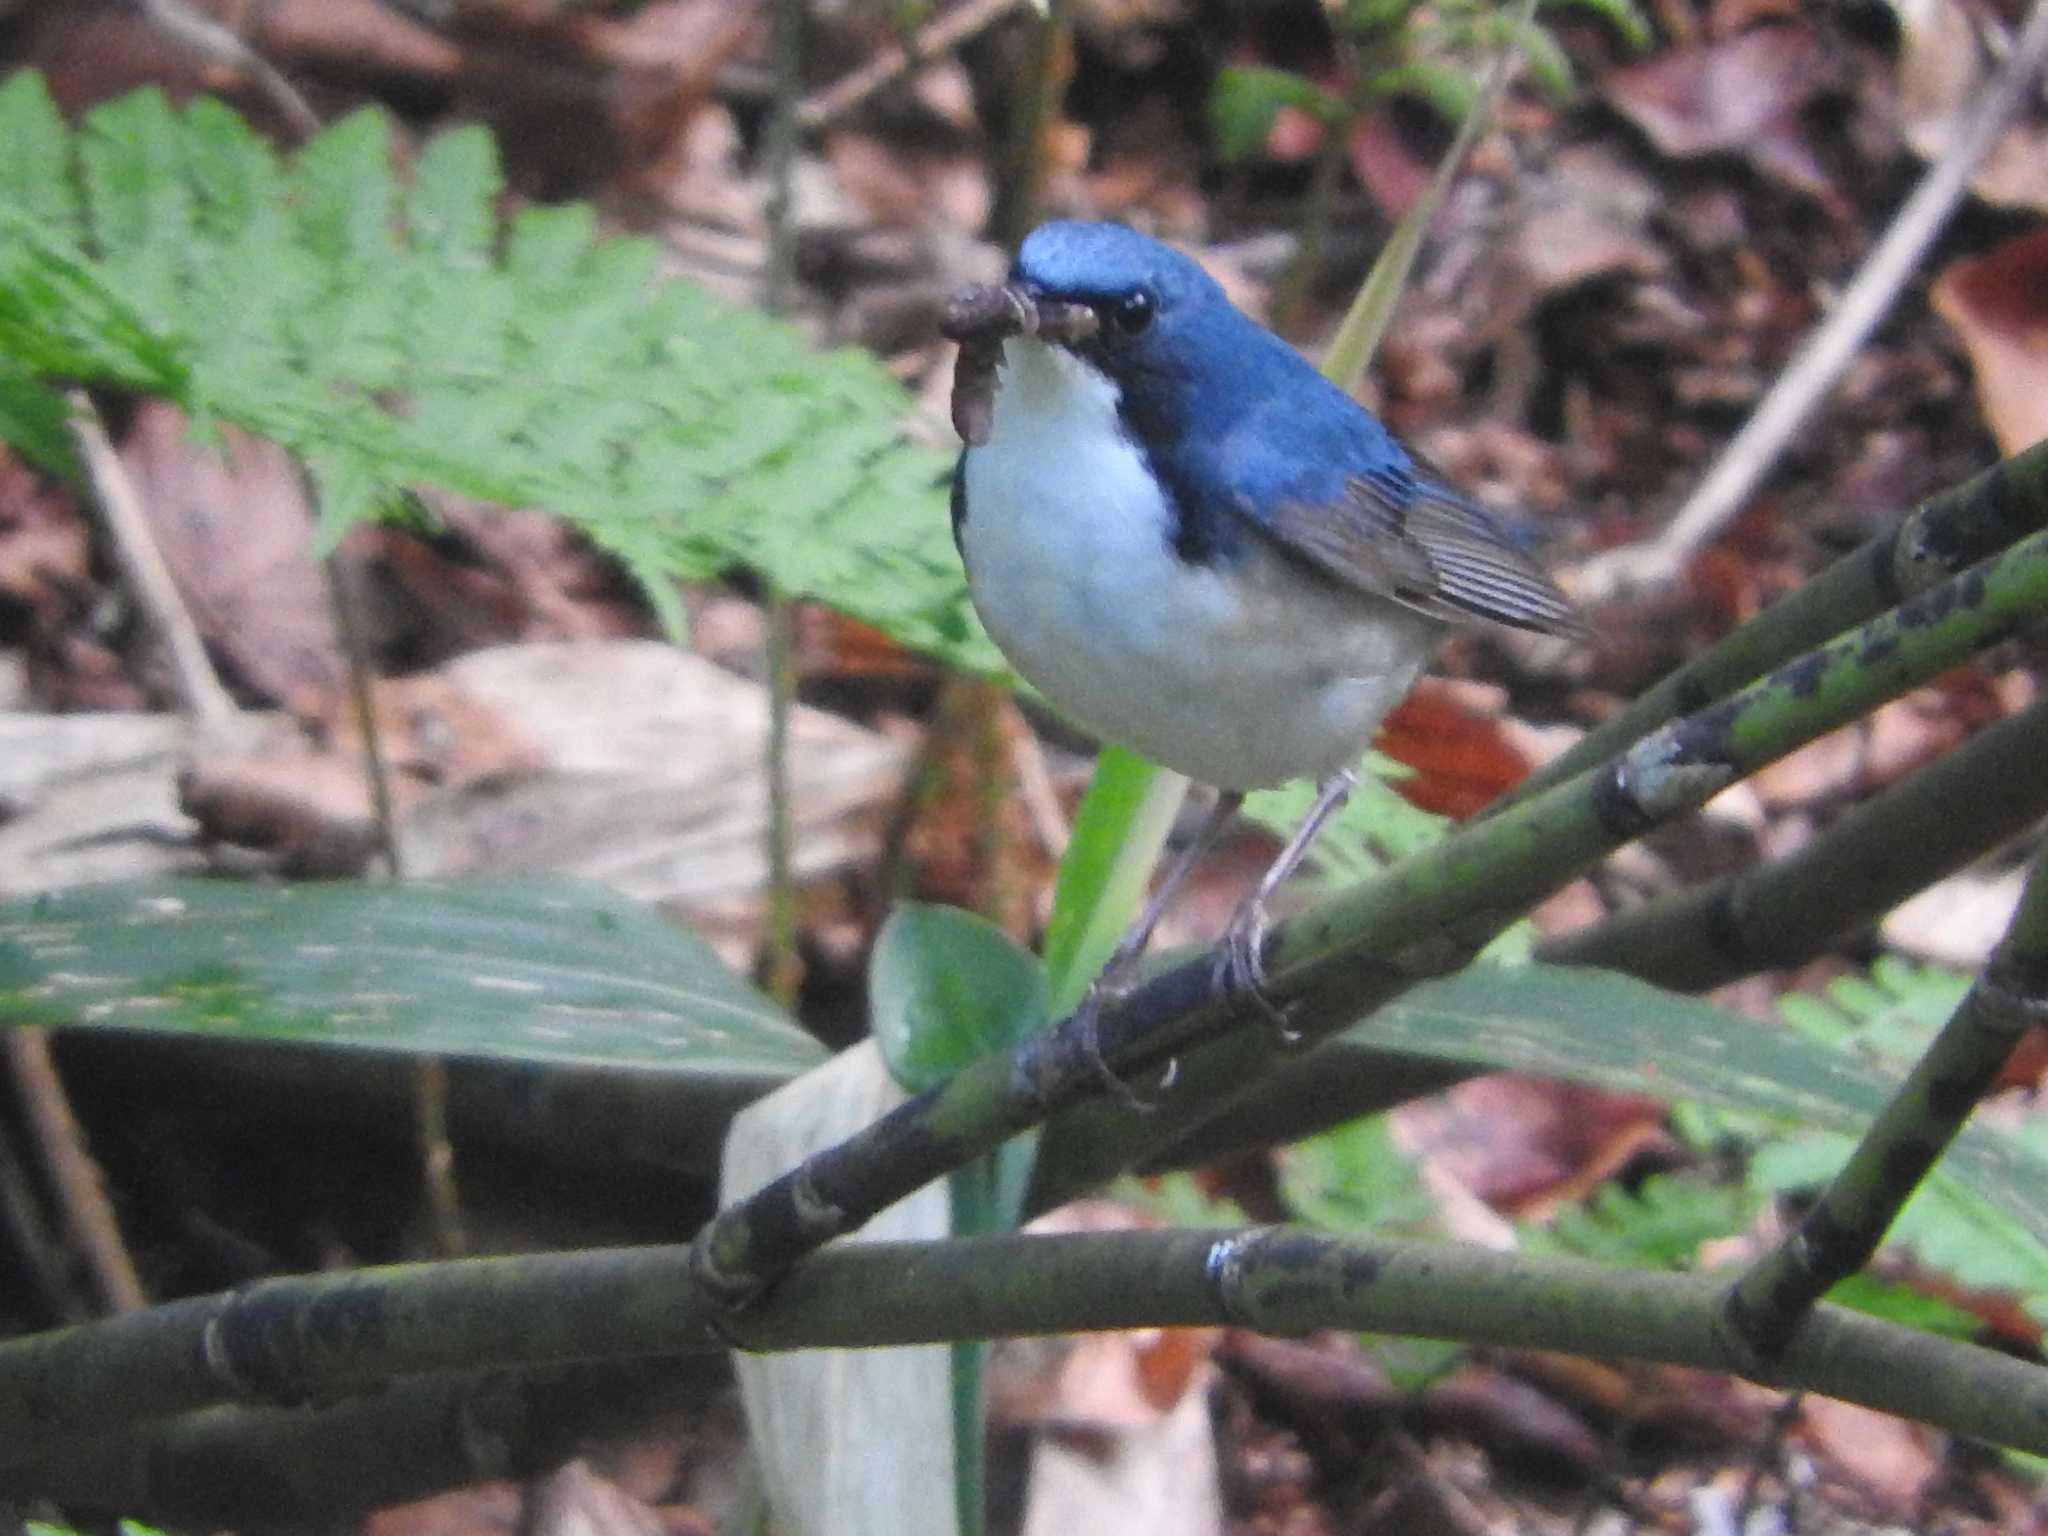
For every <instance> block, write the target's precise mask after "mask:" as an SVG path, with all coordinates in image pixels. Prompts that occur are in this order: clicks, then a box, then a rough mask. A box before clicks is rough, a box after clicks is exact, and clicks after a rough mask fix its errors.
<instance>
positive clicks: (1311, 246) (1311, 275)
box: [1272, 123, 1412, 331]
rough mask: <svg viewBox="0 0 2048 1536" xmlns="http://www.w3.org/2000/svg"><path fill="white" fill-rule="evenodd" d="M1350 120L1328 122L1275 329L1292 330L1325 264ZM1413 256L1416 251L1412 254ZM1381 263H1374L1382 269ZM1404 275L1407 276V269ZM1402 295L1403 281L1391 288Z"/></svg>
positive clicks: (1276, 303) (1278, 299) (1282, 283)
mask: <svg viewBox="0 0 2048 1536" xmlns="http://www.w3.org/2000/svg"><path fill="white" fill-rule="evenodd" d="M1349 128H1350V124H1349V123H1326V124H1324V126H1323V133H1324V137H1323V142H1322V144H1321V146H1320V147H1319V148H1318V149H1317V151H1316V159H1315V166H1314V169H1313V170H1311V172H1310V173H1309V181H1308V195H1307V196H1306V197H1304V198H1303V199H1302V211H1301V234H1300V237H1299V238H1300V244H1299V245H1298V246H1297V248H1296V250H1295V252H1294V259H1293V260H1292V261H1290V262H1288V263H1287V268H1286V270H1285V271H1283V272H1282V273H1281V274H1280V279H1279V281H1278V282H1276V283H1275V284H1274V285H1273V298H1272V310H1273V328H1274V329H1275V330H1278V331H1291V330H1292V329H1293V328H1294V325H1295V322H1296V321H1297V320H1299V319H1300V318H1301V307H1302V302H1303V301H1304V300H1305V299H1306V298H1307V297H1308V292H1309V289H1310V287H1311V286H1312V285H1313V284H1314V282H1315V279H1316V273H1317V272H1318V271H1320V270H1321V269H1322V265H1323V243H1324V241H1325V239H1326V237H1327V236H1328V234H1329V231H1330V219H1331V216H1332V214H1333V213H1334V212H1335V210H1336V206H1337V189H1338V188H1339V187H1341V186H1342V185H1343V184H1344V168H1345V166H1346V164H1347V163H1348V162H1349V160H1350V153H1349V145H1348V143H1347V141H1346V137H1345V135H1346V133H1347V132H1348V131H1349ZM1411 255H1412V253H1411ZM1379 269H1380V263H1379V262H1375V263H1374V264H1373V270H1374V272H1375V273H1376V272H1378V271H1379ZM1400 276H1401V277H1402V278H1406V276H1407V273H1406V272H1405V271H1403V272H1402V273H1401V274H1400ZM1388 292H1389V294H1390V295H1391V296H1392V297H1393V298H1398V297H1399V296H1400V292H1401V284H1400V283H1399V282H1396V283H1395V284H1394V286H1393V287H1392V288H1391V289H1389V290H1388Z"/></svg>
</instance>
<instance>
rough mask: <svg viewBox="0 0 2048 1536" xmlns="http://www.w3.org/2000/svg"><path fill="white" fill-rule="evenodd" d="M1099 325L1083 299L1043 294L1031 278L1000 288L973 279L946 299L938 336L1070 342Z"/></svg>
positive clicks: (1082, 338) (987, 340)
mask: <svg viewBox="0 0 2048 1536" xmlns="http://www.w3.org/2000/svg"><path fill="white" fill-rule="evenodd" d="M1100 329H1101V322H1100V320H1098V319H1097V318H1096V314H1095V311H1094V310H1092V309H1090V308H1089V307H1088V306H1087V305H1086V304H1073V303H1069V302H1068V301H1066V300H1064V299H1052V298H1047V297H1046V296H1045V295H1044V294H1042V293H1040V292H1039V291H1038V290H1037V289H1036V288H1033V287H1032V286H1031V285H1030V284H1029V283H1008V284H1005V285H1003V286H1001V287H997V286H995V285H994V284H983V283H977V284H975V285H974V286H973V287H970V288H962V289H961V290H960V291H959V292H958V293H956V294H954V295H953V297H952V298H951V299H949V300H947V301H946V313H945V317H944V318H943V319H942V320H941V321H940V322H939V332H940V334H941V335H943V336H946V337H948V338H950V339H951V340H954V341H957V342H959V343H961V344H962V345H963V346H964V345H966V344H968V343H970V342H979V343H982V344H984V345H990V346H993V345H996V344H999V343H1001V342H1002V341H1004V340H1006V339H1007V338H1009V337H1011V336H1036V337H1037V338H1038V339H1039V340H1040V341H1050V342H1057V343H1060V344H1063V345H1071V344H1072V343H1074V342H1077V341H1086V340H1088V338H1089V337H1091V336H1093V335H1094V334H1095V333H1096V332H1097V331H1098V330H1100Z"/></svg>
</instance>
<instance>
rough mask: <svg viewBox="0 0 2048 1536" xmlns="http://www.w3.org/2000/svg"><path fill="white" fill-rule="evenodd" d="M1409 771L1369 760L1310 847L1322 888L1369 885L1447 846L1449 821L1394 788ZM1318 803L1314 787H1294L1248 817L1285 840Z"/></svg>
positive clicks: (1261, 800) (1253, 805) (1250, 803)
mask: <svg viewBox="0 0 2048 1536" xmlns="http://www.w3.org/2000/svg"><path fill="white" fill-rule="evenodd" d="M1409 772H1410V770H1409V769H1408V768H1406V767H1405V766H1403V765H1402V764H1400V763H1397V762H1395V761H1394V760H1393V759H1392V758H1389V757H1382V756H1381V755H1380V754H1379V753H1377V752H1372V753H1368V754H1367V755H1366V758H1365V761H1364V763H1363V764H1362V765H1361V771H1360V773H1359V776H1358V786H1357V788H1355V789H1353V790H1352V791H1351V798H1350V799H1348V800H1347V801H1345V802H1344V808H1343V809H1342V810H1340V811H1339V812H1338V813H1337V814H1336V815H1335V816H1333V817H1331V818H1330V821H1329V824H1328V825H1327V826H1325V827H1324V828H1323V830H1322V833H1321V835H1319V836H1318V837H1317V838H1316V840H1315V842H1314V843H1313V844H1312V845H1310V849H1309V862H1310V864H1311V865H1312V866H1313V867H1314V869H1315V871H1316V880H1317V883H1318V885H1321V886H1325V887H1329V888H1333V889H1334V888H1337V887H1341V886H1346V885H1354V884H1356V883H1357V882H1359V881H1361V880H1369V879H1371V878H1372V877H1373V876H1374V875H1377V874H1379V873H1380V872H1381V871H1382V870H1384V869H1385V868H1386V867H1387V866H1388V865H1389V864H1390V863H1395V862H1398V861H1399V860H1401V859H1405V858H1407V857H1409V856H1410V855H1411V854H1416V853H1420V852H1421V851H1422V850H1423V849H1425V848H1427V847H1429V846H1430V845H1431V844H1433V843H1437V842H1440V841H1442V839H1443V836H1444V833H1445V832H1446V831H1448V830H1449V828H1450V826H1451V822H1450V820H1449V818H1448V817H1444V816H1437V815H1432V814H1431V813H1430V812H1428V811H1425V810H1420V809H1418V808H1417V807H1415V806H1413V805H1411V804H1409V802H1408V801H1407V800H1405V799H1403V798H1402V796H1401V792H1400V791H1399V790H1397V789H1395V788H1394V785H1393V781H1395V780H1398V779H1402V778H1406V777H1407V776H1408V774H1409ZM1315 798H1316V790H1315V786H1314V785H1312V784H1309V783H1306V782H1302V783H1295V784H1288V785H1284V786H1282V787H1281V788H1279V789H1265V790H1260V791H1259V792H1258V793H1257V794H1255V795H1252V796H1251V797H1250V798H1249V799H1247V800H1246V801H1245V807H1244V813H1245V815H1246V817H1247V818H1249V819H1250V820H1252V821H1254V822H1257V823H1258V824H1259V825H1260V826H1262V827H1264V828H1265V829H1266V830H1267V831H1269V832H1271V833H1272V834H1273V835H1274V836H1275V837H1279V838H1283V839H1284V838H1286V837H1287V836H1288V835H1289V834H1290V833H1292V832H1293V831H1294V829H1295V828H1296V827H1297V826H1299V825H1300V824H1301V819H1302V818H1303V817H1304V816H1306V815H1307V814H1308V811H1309V807H1310V806H1312V805H1314V804H1315Z"/></svg>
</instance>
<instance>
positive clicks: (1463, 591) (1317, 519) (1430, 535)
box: [1257, 469, 1585, 635]
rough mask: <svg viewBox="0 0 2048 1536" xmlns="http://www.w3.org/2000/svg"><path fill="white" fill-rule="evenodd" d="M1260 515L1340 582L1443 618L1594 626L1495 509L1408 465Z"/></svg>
mask: <svg viewBox="0 0 2048 1536" xmlns="http://www.w3.org/2000/svg"><path fill="white" fill-rule="evenodd" d="M1257 521H1258V524H1259V526H1260V528H1261V530H1262V531H1263V532H1265V533H1266V534H1267V535H1268V536H1269V537H1271V538H1273V539H1274V540H1276V541H1277V542H1278V543H1279V544H1280V545H1281V547H1282V548H1284V549H1286V550H1287V551H1289V552H1290V553H1292V554H1293V555H1295V556H1296V557H1298V558H1300V559H1302V560H1305V561H1307V562H1308V563H1309V564H1310V565H1312V566H1314V567H1315V568H1316V569H1317V570H1320V571H1321V572H1322V573H1323V574H1324V575H1326V576H1329V577H1331V578H1332V579H1333V580H1336V581H1339V582H1341V583H1343V584H1344V585H1346V586H1349V587H1356V588H1358V589H1359V590H1361V591H1365V592H1371V593H1374V594H1376V595H1378V596H1381V597H1391V598H1393V599H1394V600H1395V601H1396V602H1399V603H1404V604H1406V605H1407V606H1408V607H1410V608H1415V609H1418V610H1419V611H1421V612H1423V613H1427V614H1430V615H1432V616H1434V617H1436V618H1440V619H1451V620H1471V619H1483V620H1486V621H1488V622H1490V623H1494V624H1505V625H1508V626H1510V627H1511V628H1515V629H1529V630H1535V631H1538V632H1539V633H1544V634H1561V635H1581V634H1584V633H1585V623H1584V621H1583V620H1581V619H1580V617H1579V615H1578V612H1577V610H1576V609H1575V608H1573V606H1572V603H1571V599H1569V598H1567V597H1566V596H1565V595H1564V594H1563V593H1562V592H1560V591H1558V589H1557V588H1556V586H1555V585H1553V584H1552V582H1551V580H1550V578H1549V577H1548V576H1546V575H1545V574H1544V573H1543V571H1542V569H1541V568H1540V567H1539V566H1537V564H1536V563H1535V562H1534V561H1532V560H1531V559H1529V557H1528V556H1526V555H1524V554H1523V553H1522V552H1521V551H1520V550H1518V549H1516V548H1515V547H1514V545H1513V544H1511V543H1510V542H1509V541H1508V539H1507V537H1506V535H1505V534H1504V533H1503V532H1502V531H1501V528H1500V526H1499V525H1498V524H1497V523H1496V522H1495V521H1494V520H1493V518H1492V517H1491V516H1489V515H1488V514H1487V513H1486V512H1485V511H1484V510H1482V509H1481V508H1479V507H1476V506H1474V505H1473V504H1472V503H1471V502H1469V501H1466V500H1464V499H1463V498H1461V497H1460V496H1458V495H1457V494H1456V493H1455V492H1453V491H1450V490H1448V489H1446V488H1444V487H1442V486H1439V485H1435V484H1432V483H1431V482H1429V481H1427V480H1423V479H1420V478H1418V477H1417V476H1415V475H1413V474H1409V473H1407V472H1405V471H1402V470H1392V469H1389V470H1376V471H1372V472H1369V473H1365V474H1358V475H1353V476H1351V477H1350V478H1349V480H1348V481H1347V482H1346V483H1345V486H1344V490H1343V492H1342V494H1341V495H1340V496H1338V497H1337V498H1335V499H1334V501H1325V500H1301V499H1293V500H1286V499H1283V500H1280V501H1277V502H1275V503H1273V504H1271V505H1270V506H1268V507H1266V508H1264V509H1262V512H1261V514H1260V516H1259V517H1258V519H1257Z"/></svg>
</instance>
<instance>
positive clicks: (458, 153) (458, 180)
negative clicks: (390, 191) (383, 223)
mask: <svg viewBox="0 0 2048 1536" xmlns="http://www.w3.org/2000/svg"><path fill="white" fill-rule="evenodd" d="M502 188H503V180H502V178H501V177H500V176H499V174H498V151H497V147H496V146H495V145H493V144H492V142H491V136H490V134H488V133H486V132H485V131H484V130H483V129H482V128H479V127H476V126H474V125H472V126H470V127H466V128H457V129H454V130H452V131H451V132H448V133H440V134H436V135H435V136H434V137H433V138H432V139H431V140H429V141H428V143H427V147H426V148H425V149H423V150H421V151H420V157H419V159H418V160H416V161H415V162H413V168H412V185H411V186H410V187H408V188H407V189H406V197H405V211H406V225H407V228H408V229H410V230H411V232H412V238H413V244H414V246H415V248H416V249H419V250H423V251H432V252H434V253H436V254H437V255H439V256H440V257H441V258H442V259H443V260H444V261H446V262H447V263H448V264H449V265H450V266H452V267H464V266H467V267H472V268H482V267H485V266H487V265H489V263H490V259H491V246H492V243H493V241H494V240H495V238H496V236H497V231H498V214H497V209H496V207H495V206H494V205H495V203H496V201H497V197H498V193H499V192H500V191H501V190H502Z"/></svg>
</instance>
